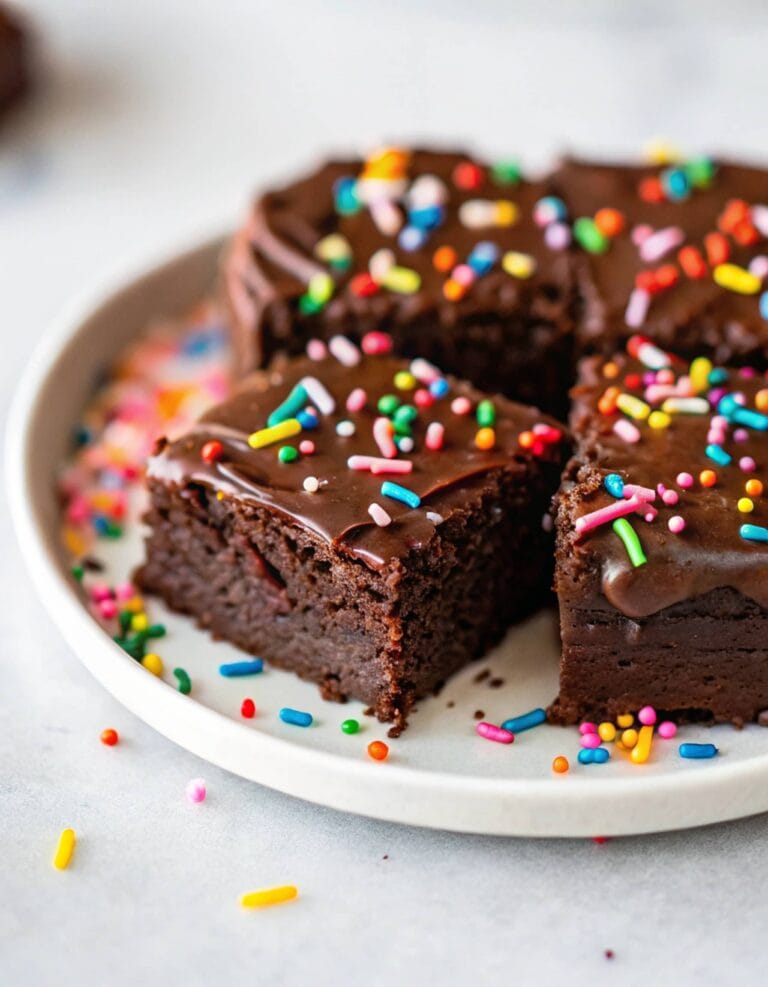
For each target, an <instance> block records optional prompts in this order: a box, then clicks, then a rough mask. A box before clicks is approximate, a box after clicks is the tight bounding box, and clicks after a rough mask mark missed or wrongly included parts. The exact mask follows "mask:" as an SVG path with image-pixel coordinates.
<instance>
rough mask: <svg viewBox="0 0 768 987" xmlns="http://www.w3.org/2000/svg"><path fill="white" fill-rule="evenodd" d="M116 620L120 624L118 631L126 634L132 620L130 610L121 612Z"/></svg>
mask: <svg viewBox="0 0 768 987" xmlns="http://www.w3.org/2000/svg"><path fill="white" fill-rule="evenodd" d="M117 619H118V622H119V624H120V630H121V631H122V632H123V634H127V633H128V631H129V629H130V626H131V621H132V620H133V614H132V613H131V611H130V610H121V611H120V613H119V614H118V615H117Z"/></svg>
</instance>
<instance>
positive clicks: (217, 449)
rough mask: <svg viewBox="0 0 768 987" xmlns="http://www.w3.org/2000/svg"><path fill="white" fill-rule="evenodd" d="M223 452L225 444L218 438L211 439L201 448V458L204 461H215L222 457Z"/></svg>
mask: <svg viewBox="0 0 768 987" xmlns="http://www.w3.org/2000/svg"><path fill="white" fill-rule="evenodd" d="M223 452H224V446H223V445H222V444H221V442H219V440H218V439H211V441H210V442H206V443H205V445H204V446H203V448H202V449H201V450H200V458H201V459H202V460H203V462H204V463H215V462H216V460H217V459H221V454H222V453H223Z"/></svg>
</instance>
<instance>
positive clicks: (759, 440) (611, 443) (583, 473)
mask: <svg viewBox="0 0 768 987" xmlns="http://www.w3.org/2000/svg"><path fill="white" fill-rule="evenodd" d="M606 366H607V367H608V370H607V373H611V372H612V366H616V367H618V376H617V377H615V378H614V377H608V376H606ZM687 369H688V365H687V364H686V363H682V362H680V361H678V362H676V364H675V371H676V376H677V377H679V376H680V374H682V373H686V372H687ZM647 372H648V371H647V369H646V367H644V366H643V365H642V364H640V363H638V362H637V361H636V360H633V359H631V358H629V357H628V356H627V355H626V354H622V355H619V356H617V357H615V358H613V360H611V361H605V360H603V359H602V358H598V357H594V358H588V359H586V360H584V361H583V362H582V366H581V371H580V380H581V383H580V384H579V385H578V386H577V387H576V388H575V389H574V390H573V392H572V397H573V401H574V404H573V410H572V417H571V424H572V429H573V432H574V435H575V437H576V442H577V450H576V455H575V457H574V460H573V462H572V463H571V465H570V467H569V470H568V471H566V476H570V479H569V480H568V481H567V482H566V483H565V484H564V487H563V490H562V492H561V494H560V510H559V516H558V526H559V528H560V532H561V538H562V537H563V534H565V537H566V552H567V560H564V561H563V563H562V564H563V566H564V567H565V570H566V571H567V573H568V578H569V579H574V580H576V581H577V583H578V584H579V585H580V586H581V593H582V595H583V596H584V599H585V605H586V603H587V600H589V606H590V607H591V606H593V604H594V600H592V598H591V595H590V586H591V583H592V580H596V581H597V584H598V587H599V589H596V591H600V590H601V591H602V593H603V595H604V596H605V599H606V600H607V601H608V603H609V604H610V605H611V606H612V607H615V608H616V609H617V610H619V611H621V613H623V614H625V615H626V616H628V617H635V618H640V617H646V616H649V615H650V614H653V613H656V612H658V611H659V610H662V609H664V608H665V607H669V606H672V605H673V604H675V603H679V602H681V601H683V600H689V599H692V598H694V597H697V596H702V595H704V594H706V593H709V592H710V591H712V590H715V589H718V588H720V587H732V588H733V589H736V590H738V591H739V592H740V593H742V594H743V595H744V596H746V597H748V598H750V599H752V600H754V601H755V602H757V603H758V604H759V605H761V606H762V607H768V545H766V544H760V543H756V542H753V541H747V540H745V539H744V538H742V537H741V536H740V534H739V529H740V527H741V525H742V524H745V523H748V524H755V525H760V526H766V525H768V433H767V432H764V431H755V430H754V429H747V430H746V436H747V437H746V439H745V441H741V442H737V441H735V440H734V429H733V428H731V429H730V432H729V435H728V439H727V440H726V442H725V443H724V444H723V447H724V448H725V450H726V451H727V452H728V453H730V454H731V455H732V457H733V462H732V464H731V465H729V466H720V465H718V464H716V463H715V462H713V461H712V459H710V458H709V457H708V456H707V455H706V453H705V447H706V446H707V432H708V428H709V424H710V420H711V417H712V415H711V414H707V415H684V414H677V415H674V416H672V420H671V423H670V425H669V427H667V428H664V429H656V428H652V427H651V426H650V425H649V424H648V423H647V421H633V424H634V425H635V426H637V428H638V429H639V431H640V436H641V437H640V440H639V441H638V442H636V443H635V444H630V443H627V442H625V441H624V440H623V439H621V438H619V437H618V436H617V435H616V434H615V433H614V432H613V425H614V423H615V422H616V421H617V420H618V419H619V418H623V417H625V416H624V415H622V414H621V413H620V412H614V413H612V414H608V415H605V414H601V412H600V411H599V410H598V407H597V403H598V401H599V399H600V397H601V395H603V394H604V392H605V391H606V388H607V387H609V386H612V385H616V386H619V387H620V388H621V389H622V391H623V392H624V393H628V394H633V395H636V396H637V397H640V398H642V397H643V393H644V389H643V387H642V386H634V387H627V386H626V385H625V378H626V376H627V374H639V375H642V374H644V373H647ZM742 373H743V372H741V371H735V370H731V371H729V373H728V378H727V382H725V383H724V384H723V385H722V386H723V388H725V389H726V390H730V391H733V392H741V393H742V394H743V395H744V396H745V398H746V402H747V406H748V407H751V408H754V407H755V403H754V398H755V394H756V393H757V392H758V391H760V390H763V389H766V388H768V380H766V378H765V376H763V375H759V376H754V377H751V378H746V377H744V376H742ZM712 414H715V412H714V411H713V412H712ZM741 457H752V458H753V459H754V460H755V463H756V466H757V468H756V470H755V471H754V472H750V473H747V472H743V471H742V470H741V469H740V467H739V459H740V458H741ZM710 469H711V470H714V471H715V472H716V474H717V483H716V485H715V486H714V487H710V488H705V487H703V486H702V484H701V483H700V482H699V474H700V473H701V471H702V470H710ZM681 472H687V473H690V474H691V475H692V476H693V477H694V484H693V486H692V487H691V489H689V490H685V489H682V488H681V487H680V485H679V484H678V483H677V482H676V478H677V476H678V474H679V473H681ZM609 473H617V474H619V475H620V476H621V477H622V479H623V480H624V482H625V483H634V484H639V485H642V486H644V487H650V488H654V489H655V488H656V486H657V484H659V483H662V484H664V485H665V486H666V487H667V488H669V489H671V490H674V491H676V492H677V493H678V494H679V503H677V504H676V505H673V506H666V505H665V504H664V503H663V502H662V500H661V498H660V497H659V496H657V497H656V500H655V501H654V502H653V507H655V508H656V509H657V510H658V516H657V517H656V519H655V520H654V521H652V522H651V523H647V522H646V521H645V520H644V519H643V518H642V517H640V516H639V514H631V515H628V520H629V521H630V523H631V524H632V527H633V528H634V529H635V531H636V533H637V535H638V536H639V539H640V542H641V544H642V547H643V550H644V553H645V555H646V557H647V563H646V564H645V565H641V566H639V567H634V566H633V565H632V563H631V562H630V560H629V558H628V555H627V552H626V550H625V548H624V545H623V544H622V542H621V540H620V539H619V537H618V536H617V535H616V534H615V533H614V532H613V530H612V528H611V525H610V524H605V525H603V526H601V527H599V528H597V529H595V530H592V531H589V532H587V533H584V534H581V535H579V534H577V533H576V532H575V530H574V523H575V521H576V519H577V518H579V517H581V516H583V515H585V514H588V513H590V512H591V511H594V510H597V509H599V508H603V507H606V506H608V505H609V504H612V503H615V498H613V497H612V496H611V495H610V494H609V493H608V492H607V491H606V489H605V488H604V486H603V480H604V478H605V476H606V475H608V474H609ZM750 478H756V479H759V480H761V481H762V482H763V484H765V486H766V493H765V494H763V495H762V496H756V497H753V498H752V499H753V502H754V504H755V510H754V511H753V512H752V513H750V514H744V513H741V512H740V511H739V510H738V509H737V506H736V505H737V501H738V500H739V499H740V498H741V497H744V496H746V494H745V483H746V481H747V480H749V479H750ZM673 515H679V516H681V517H683V518H684V520H685V525H686V526H685V530H684V531H683V532H682V533H680V534H673V533H672V532H671V531H670V530H669V529H668V526H667V523H668V521H669V519H670V518H671V517H672V516H673Z"/></svg>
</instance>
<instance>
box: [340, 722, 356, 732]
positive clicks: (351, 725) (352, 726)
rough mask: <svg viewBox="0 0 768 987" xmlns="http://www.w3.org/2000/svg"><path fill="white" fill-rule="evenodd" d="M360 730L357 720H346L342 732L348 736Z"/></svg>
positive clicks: (342, 725)
mask: <svg viewBox="0 0 768 987" xmlns="http://www.w3.org/2000/svg"><path fill="white" fill-rule="evenodd" d="M359 730H360V723H359V722H358V721H357V720H344V722H343V723H342V724H341V732H342V733H346V734H350V735H351V734H353V733H357V732H358V731H359Z"/></svg>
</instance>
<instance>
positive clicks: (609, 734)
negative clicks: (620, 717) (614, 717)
mask: <svg viewBox="0 0 768 987" xmlns="http://www.w3.org/2000/svg"><path fill="white" fill-rule="evenodd" d="M597 733H598V735H599V737H600V739H601V740H603V741H605V742H606V743H608V744H610V743H611V741H613V740H615V739H616V727H615V726H614V725H613V724H612V723H608V722H605V723H601V724H600V726H599V727H598V728H597Z"/></svg>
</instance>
